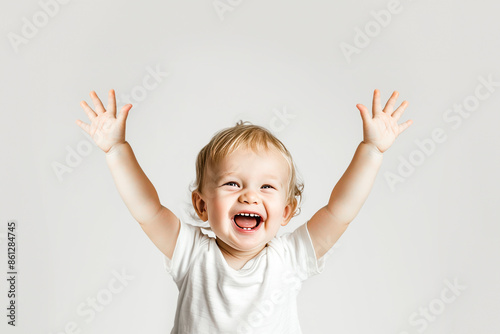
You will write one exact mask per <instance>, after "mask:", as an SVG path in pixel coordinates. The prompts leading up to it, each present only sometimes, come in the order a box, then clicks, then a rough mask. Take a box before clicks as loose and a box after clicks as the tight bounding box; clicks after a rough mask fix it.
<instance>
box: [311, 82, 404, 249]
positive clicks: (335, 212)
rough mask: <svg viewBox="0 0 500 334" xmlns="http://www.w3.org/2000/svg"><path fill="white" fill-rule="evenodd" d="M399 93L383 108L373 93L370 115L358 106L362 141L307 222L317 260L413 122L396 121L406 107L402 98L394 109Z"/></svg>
mask: <svg viewBox="0 0 500 334" xmlns="http://www.w3.org/2000/svg"><path fill="white" fill-rule="evenodd" d="M398 95H399V93H398V92H397V91H395V92H394V93H393V94H392V96H391V98H390V99H389V100H388V101H387V104H386V105H385V108H384V109H383V110H382V108H381V106H380V92H379V91H378V90H377V89H376V90H375V91H374V93H373V107H372V112H373V117H371V116H370V114H369V111H368V109H367V108H366V107H365V106H364V105H362V104H358V105H357V107H358V109H359V111H360V113H361V118H362V120H363V141H362V142H361V143H360V144H359V145H358V148H357V149H356V152H355V153H354V157H353V159H352V161H351V163H350V164H349V167H348V168H347V170H346V171H345V172H344V174H343V175H342V177H341V178H340V180H339V181H338V182H337V184H336V185H335V187H334V188H333V191H332V193H331V195H330V200H329V201H328V204H327V205H325V206H324V207H322V208H321V209H319V210H318V212H316V213H315V214H314V215H313V216H312V218H311V219H310V220H309V222H308V223H307V227H308V230H309V234H310V235H311V240H312V242H313V245H314V249H315V251H316V257H317V258H318V259H319V258H320V257H322V256H323V255H324V254H325V253H326V252H327V251H328V250H329V249H330V248H331V247H332V246H333V245H334V244H335V242H337V240H338V239H339V238H340V237H341V236H342V234H343V233H344V232H345V230H346V229H347V227H348V226H349V223H350V222H351V221H353V220H354V218H355V217H356V215H357V214H358V212H359V211H360V210H361V207H362V206H363V204H364V203H365V201H366V198H367V197H368V195H369V193H370V191H371V189H372V187H373V183H374V181H375V178H376V176H377V173H378V171H379V169H380V166H381V164H382V158H383V153H384V152H385V151H386V150H387V149H388V148H389V147H390V146H391V145H392V143H393V142H394V140H395V139H396V138H397V137H398V136H399V134H401V133H402V132H403V131H404V130H406V129H407V128H408V127H409V126H410V125H411V124H412V123H413V121H412V120H408V121H406V122H404V123H402V124H399V125H398V124H397V122H398V120H399V118H400V117H401V115H402V114H403V112H404V110H405V109H406V107H407V106H408V102H407V101H404V102H403V103H402V104H401V105H400V106H399V108H397V109H396V110H395V111H394V112H393V107H394V104H395V102H396V99H397V97H398Z"/></svg>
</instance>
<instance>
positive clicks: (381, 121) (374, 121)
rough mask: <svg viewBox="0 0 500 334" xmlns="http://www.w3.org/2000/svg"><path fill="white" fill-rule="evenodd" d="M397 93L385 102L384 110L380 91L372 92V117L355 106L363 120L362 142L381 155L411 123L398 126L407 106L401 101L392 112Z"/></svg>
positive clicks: (363, 107)
mask: <svg viewBox="0 0 500 334" xmlns="http://www.w3.org/2000/svg"><path fill="white" fill-rule="evenodd" d="M398 95H399V92H397V91H394V93H392V96H391V97H390V98H389V100H388V101H387V104H386V105H385V107H384V109H382V107H381V105H380V91H379V90H378V89H375V91H374V92H373V105H372V115H370V112H369V111H368V108H366V107H365V106H364V105H362V104H357V105H356V107H358V109H359V111H360V112H361V118H362V120H363V142H365V143H367V144H371V145H374V146H375V147H376V148H378V150H379V151H380V152H381V153H384V152H385V151H386V150H387V149H388V148H389V147H390V146H391V145H392V143H394V141H395V140H396V138H397V137H398V136H399V134H401V133H402V132H403V131H404V130H406V129H407V128H408V127H409V126H410V125H411V124H412V123H413V121H412V120H408V121H406V122H404V123H401V124H398V120H399V118H400V117H401V115H402V114H403V112H404V111H405V109H406V107H407V106H408V101H403V103H401V105H400V106H399V107H398V108H397V109H396V110H394V111H393V108H394V104H395V103H396V99H397V98H398Z"/></svg>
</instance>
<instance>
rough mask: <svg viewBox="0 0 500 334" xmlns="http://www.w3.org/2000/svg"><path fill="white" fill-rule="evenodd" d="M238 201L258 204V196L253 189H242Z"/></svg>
mask: <svg viewBox="0 0 500 334" xmlns="http://www.w3.org/2000/svg"><path fill="white" fill-rule="evenodd" d="M239 201H240V203H247V204H259V196H258V195H257V194H256V193H255V191H253V190H247V191H244V192H243V193H242V194H241V195H240V197H239Z"/></svg>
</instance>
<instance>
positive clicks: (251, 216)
mask: <svg viewBox="0 0 500 334" xmlns="http://www.w3.org/2000/svg"><path fill="white" fill-rule="evenodd" d="M233 221H234V223H235V225H236V226H238V227H239V228H240V229H242V230H245V231H251V230H255V229H256V228H257V227H259V225H260V223H261V222H262V217H261V216H259V215H258V214H256V213H238V214H236V215H234V217H233Z"/></svg>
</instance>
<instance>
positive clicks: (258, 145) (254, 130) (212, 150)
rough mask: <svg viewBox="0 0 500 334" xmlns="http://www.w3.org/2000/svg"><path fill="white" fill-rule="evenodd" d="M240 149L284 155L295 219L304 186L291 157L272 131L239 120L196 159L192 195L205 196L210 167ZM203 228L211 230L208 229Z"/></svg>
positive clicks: (193, 215)
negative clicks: (272, 149) (204, 190)
mask: <svg viewBox="0 0 500 334" xmlns="http://www.w3.org/2000/svg"><path fill="white" fill-rule="evenodd" d="M245 123H248V124H245ZM240 147H245V148H251V149H252V150H253V151H255V152H258V150H259V149H262V148H265V149H266V150H268V149H270V148H275V149H276V150H278V152H280V153H281V154H282V155H283V157H284V158H285V160H286V161H287V162H288V166H289V178H288V187H287V189H288V191H287V196H286V202H287V205H288V204H292V208H293V209H294V212H293V216H296V215H298V214H300V203H301V202H302V191H303V189H304V184H303V183H302V181H301V180H300V179H299V177H298V175H297V171H296V167H295V164H294V162H293V159H292V155H291V154H290V152H289V151H288V150H287V148H286V147H285V145H284V144H283V143H282V142H281V141H280V140H279V139H278V138H276V137H275V136H274V135H273V134H272V133H271V132H270V131H269V130H267V129H266V128H264V127H262V126H259V125H254V124H251V123H250V122H248V121H245V122H244V121H241V120H240V121H239V122H237V123H236V125H235V126H232V127H229V128H225V129H222V130H220V131H219V132H217V133H216V134H215V135H214V136H213V137H212V139H211V140H210V142H209V143H208V144H207V145H205V147H203V148H202V149H201V151H200V152H199V153H198V157H197V159H196V179H195V181H194V182H193V184H192V185H191V189H190V192H191V193H193V192H194V191H198V192H199V193H200V194H201V193H203V185H204V182H205V178H206V171H207V167H208V166H210V165H214V164H215V165H216V164H217V163H219V162H220V161H222V160H223V159H224V158H225V157H226V156H228V155H230V154H231V153H232V152H234V151H236V150H237V149H238V148H240ZM191 216H192V217H193V218H195V219H196V220H198V221H201V219H199V217H198V216H197V215H196V214H191ZM204 228H206V229H208V230H210V228H209V227H204Z"/></svg>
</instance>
